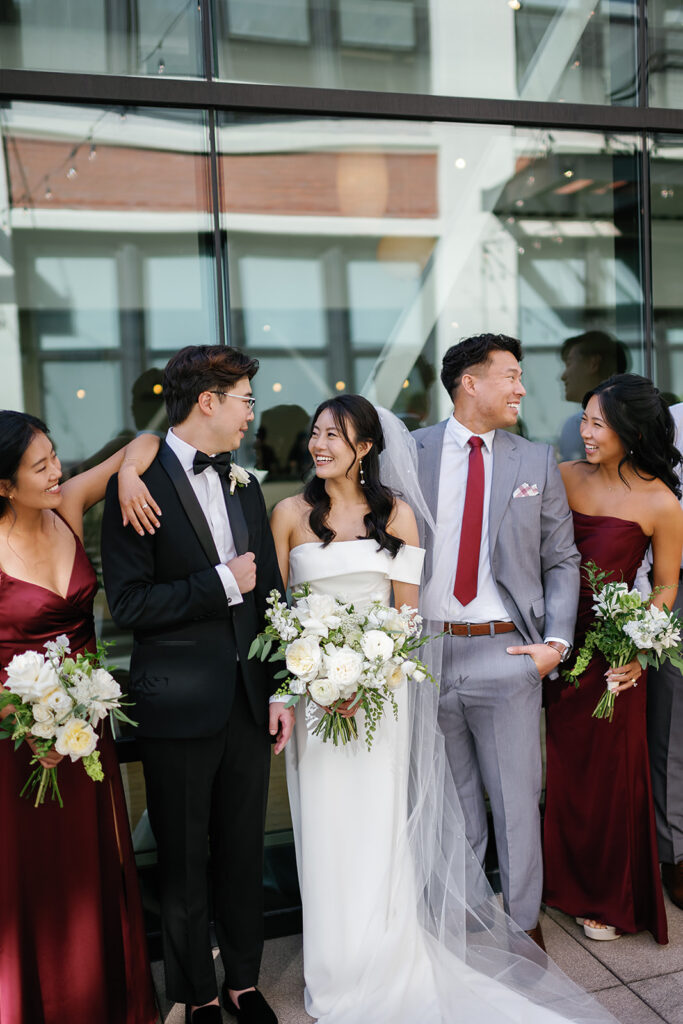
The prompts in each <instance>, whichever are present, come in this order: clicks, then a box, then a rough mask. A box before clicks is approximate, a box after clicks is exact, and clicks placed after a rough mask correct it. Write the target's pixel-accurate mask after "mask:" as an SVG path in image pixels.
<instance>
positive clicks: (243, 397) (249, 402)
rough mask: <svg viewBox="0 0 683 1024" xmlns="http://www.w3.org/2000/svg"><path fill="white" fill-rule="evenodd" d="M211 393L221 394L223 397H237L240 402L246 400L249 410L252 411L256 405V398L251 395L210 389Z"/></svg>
mask: <svg viewBox="0 0 683 1024" xmlns="http://www.w3.org/2000/svg"><path fill="white" fill-rule="evenodd" d="M211 394H212V395H223V397H224V398H239V400H240V402H246V403H247V405H248V406H249V412H253V411H254V406H255V405H256V399H255V398H252V397H251V395H233V393H232V392H231V391H212V392H211Z"/></svg>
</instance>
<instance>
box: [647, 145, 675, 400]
mask: <svg viewBox="0 0 683 1024" xmlns="http://www.w3.org/2000/svg"><path fill="white" fill-rule="evenodd" d="M650 152H651V160H650V208H651V217H652V299H653V316H654V339H655V368H654V374H655V381H656V383H657V384H658V386H659V387H660V388H661V389H662V390H663V391H665V392H668V393H669V396H670V398H671V400H672V401H680V400H681V399H682V398H683V296H682V295H681V287H680V272H679V268H680V265H681V259H683V241H682V239H681V231H680V223H681V211H680V210H679V207H680V206H681V202H682V201H683V136H680V135H666V136H665V135H658V136H656V137H655V138H653V139H652V147H651V150H650Z"/></svg>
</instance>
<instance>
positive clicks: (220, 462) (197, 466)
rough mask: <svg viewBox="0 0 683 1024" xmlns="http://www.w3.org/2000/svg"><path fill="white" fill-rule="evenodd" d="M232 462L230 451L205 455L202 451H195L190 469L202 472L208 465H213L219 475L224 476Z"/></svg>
mask: <svg viewBox="0 0 683 1024" xmlns="http://www.w3.org/2000/svg"><path fill="white" fill-rule="evenodd" d="M231 462H232V453H231V452H219V453H218V455H213V456H211V455H205V454H204V452H195V456H194V461H193V463H192V469H193V470H194V472H195V473H203V472H204V470H205V469H208V467H209V466H213V468H214V469H215V470H216V472H217V473H218V474H219V475H220V476H226V474H227V473H228V472H229V470H230V463H231Z"/></svg>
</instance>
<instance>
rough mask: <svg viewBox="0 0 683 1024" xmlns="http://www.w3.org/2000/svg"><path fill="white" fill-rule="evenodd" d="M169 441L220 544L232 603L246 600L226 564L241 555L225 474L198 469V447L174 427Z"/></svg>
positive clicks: (224, 579)
mask: <svg viewBox="0 0 683 1024" xmlns="http://www.w3.org/2000/svg"><path fill="white" fill-rule="evenodd" d="M166 444H167V445H168V447H169V448H170V449H171V451H172V452H173V454H174V455H175V456H176V458H177V459H178V461H179V462H180V465H181V466H182V467H183V469H184V470H185V473H186V474H187V479H188V480H189V481H190V486H191V488H192V490H193V491H194V493H195V494H196V495H197V500H198V502H199V504H200V505H201V509H202V512H203V513H204V516H205V518H206V521H207V523H208V524H209V529H210V530H211V536H212V537H213V540H214V543H215V545H216V551H217V552H218V557H219V558H220V560H221V564H219V565H216V566H215V567H214V568H215V569H216V572H217V573H218V575H219V577H220V581H221V583H222V584H223V589H224V590H225V596H226V597H227V599H228V603H229V604H230V605H234V604H242V601H243V598H242V594H241V593H240V589H239V587H238V586H237V581H236V580H235V577H234V576H233V574H232V573H231V572H230V570H229V569H228V567H227V565H223V564H222V563H224V562H230V561H231V560H232V559H233V558H237V549H236V547H235V542H234V540H233V538H232V530H231V529H230V520H229V519H228V510H227V509H226V507H225V495H224V493H223V486H222V484H221V478H220V476H219V474H218V473H217V472H216V470H215V469H213V468H212V467H211V466H209V467H208V469H205V470H204V472H203V473H195V472H194V469H193V468H192V465H193V462H194V457H195V453H196V451H197V449H196V448H193V447H192V445H191V444H188V443H187V441H183V440H182V439H181V438H179V437H178V436H177V435H176V434H174V433H173V429H171V430H169V431H168V433H167V434H166Z"/></svg>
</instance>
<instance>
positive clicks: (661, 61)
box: [647, 0, 683, 108]
mask: <svg viewBox="0 0 683 1024" xmlns="http://www.w3.org/2000/svg"><path fill="white" fill-rule="evenodd" d="M647 28H648V63H647V77H648V100H649V103H650V105H651V106H653V107H675V108H680V107H681V106H683V7H682V6H681V4H680V3H679V2H678V0H648V5H647Z"/></svg>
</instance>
